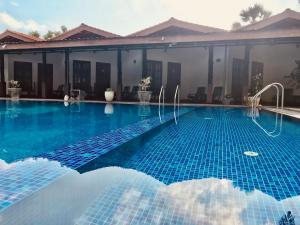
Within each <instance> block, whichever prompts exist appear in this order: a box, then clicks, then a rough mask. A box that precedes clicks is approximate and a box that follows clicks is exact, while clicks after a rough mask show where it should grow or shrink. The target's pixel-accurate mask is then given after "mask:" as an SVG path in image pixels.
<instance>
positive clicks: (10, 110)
mask: <svg viewBox="0 0 300 225" xmlns="http://www.w3.org/2000/svg"><path fill="white" fill-rule="evenodd" d="M112 110H113V113H112ZM170 110H171V108H166V109H165V112H166V113H167V112H168V111H170ZM153 116H157V107H156V106H139V105H124V104H123V105H118V104H114V105H105V104H96V103H95V104H92V103H80V104H76V103H74V104H71V105H69V106H67V107H66V106H65V105H64V103H63V102H38V101H18V102H11V101H0V159H2V160H4V161H6V162H7V163H10V162H13V161H17V160H20V159H25V158H27V157H33V156H37V155H40V154H41V153H45V152H48V151H52V150H54V149H57V148H60V147H62V146H66V145H68V144H73V143H76V142H78V141H80V140H85V139H87V138H90V137H93V136H95V135H100V134H103V133H106V132H109V131H111V130H115V129H117V128H120V127H124V126H126V125H128V124H131V123H135V122H137V121H140V120H143V119H145V118H150V117H153Z"/></svg>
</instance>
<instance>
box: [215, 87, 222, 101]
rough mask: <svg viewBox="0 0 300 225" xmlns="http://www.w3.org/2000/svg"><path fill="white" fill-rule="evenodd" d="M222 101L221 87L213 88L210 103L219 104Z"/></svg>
mask: <svg viewBox="0 0 300 225" xmlns="http://www.w3.org/2000/svg"><path fill="white" fill-rule="evenodd" d="M222 101H223V87H214V91H213V94H212V103H215V104H221V103H222Z"/></svg>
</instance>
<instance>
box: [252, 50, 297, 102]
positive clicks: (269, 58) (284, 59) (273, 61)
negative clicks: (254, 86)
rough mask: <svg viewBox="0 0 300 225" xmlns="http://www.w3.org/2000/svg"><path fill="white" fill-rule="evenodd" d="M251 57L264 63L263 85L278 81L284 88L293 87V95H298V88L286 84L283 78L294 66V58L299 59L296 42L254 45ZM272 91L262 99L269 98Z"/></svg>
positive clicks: (272, 93)
mask: <svg viewBox="0 0 300 225" xmlns="http://www.w3.org/2000/svg"><path fill="white" fill-rule="evenodd" d="M251 59H252V60H253V61H257V62H263V63H264V77H263V81H264V85H267V84H270V83H272V82H280V83H282V84H283V85H284V86H285V87H286V88H293V89H294V94H295V95H300V88H297V87H296V85H295V86H291V85H288V84H287V82H286V81H287V78H284V77H285V76H288V75H290V73H291V72H292V70H293V69H294V68H296V66H297V65H296V63H295V60H300V48H299V47H297V46H296V44H283V45H263V46H255V47H253V48H252V50H251ZM299 85H300V83H299ZM274 93H275V92H274V91H273V92H269V93H266V94H265V96H264V99H266V100H270V99H271V97H272V95H274Z"/></svg>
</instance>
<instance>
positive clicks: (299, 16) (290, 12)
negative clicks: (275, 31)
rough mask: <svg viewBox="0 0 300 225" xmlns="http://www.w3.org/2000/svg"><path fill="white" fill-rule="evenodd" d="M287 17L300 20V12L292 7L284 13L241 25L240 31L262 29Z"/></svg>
mask: <svg viewBox="0 0 300 225" xmlns="http://www.w3.org/2000/svg"><path fill="white" fill-rule="evenodd" d="M286 19H294V20H299V22H300V13H299V12H296V11H294V10H291V9H286V10H284V11H283V12H282V13H279V14H276V15H274V16H271V17H269V18H266V19H264V20H261V21H258V22H256V23H253V24H250V25H247V26H244V27H241V28H240V29H238V30H239V31H251V30H261V29H264V28H266V27H268V26H270V25H273V24H276V23H278V22H280V21H283V20H286Z"/></svg>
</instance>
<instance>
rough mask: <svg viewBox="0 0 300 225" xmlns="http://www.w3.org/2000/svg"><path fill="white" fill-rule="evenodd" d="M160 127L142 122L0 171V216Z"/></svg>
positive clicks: (150, 121) (154, 121) (152, 120)
mask: <svg viewBox="0 0 300 225" xmlns="http://www.w3.org/2000/svg"><path fill="white" fill-rule="evenodd" d="M189 111H190V109H182V110H181V111H180V113H179V114H178V116H180V115H183V114H185V113H187V112H189ZM173 119H174V114H173V113H168V114H165V115H164V121H163V123H165V122H168V121H171V120H173ZM161 124H162V123H161V121H160V119H159V118H158V117H154V118H149V119H145V120H142V121H139V122H137V123H134V124H130V125H128V126H126V127H123V128H119V129H117V130H113V131H111V132H109V133H104V134H102V135H99V136H95V137H93V138H90V139H88V140H85V141H80V142H78V143H75V144H72V145H68V146H65V147H63V148H60V149H57V150H55V151H53V152H49V153H43V154H41V155H39V156H37V157H36V159H29V160H25V161H19V162H16V163H13V164H9V165H8V166H9V168H6V169H0V212H1V211H3V210H4V209H5V208H7V207H9V206H11V205H12V204H14V203H16V202H18V201H20V200H21V199H23V198H25V197H27V196H29V195H31V194H32V193H33V192H35V191H37V190H39V189H41V188H43V187H46V186H47V185H49V184H50V183H51V182H53V181H55V180H56V179H57V178H59V177H61V176H63V175H65V174H66V173H67V172H68V171H70V169H76V168H78V167H80V166H82V165H84V164H86V163H87V162H90V161H91V160H93V159H95V158H97V157H99V156H101V155H103V154H105V153H107V152H109V151H111V150H112V149H115V148H116V147H118V146H120V145H122V144H124V143H126V142H128V141H130V140H132V139H134V138H136V137H138V136H139V135H142V134H144V133H145V132H148V131H150V130H151V129H154V128H156V127H158V126H160V125H161Z"/></svg>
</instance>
